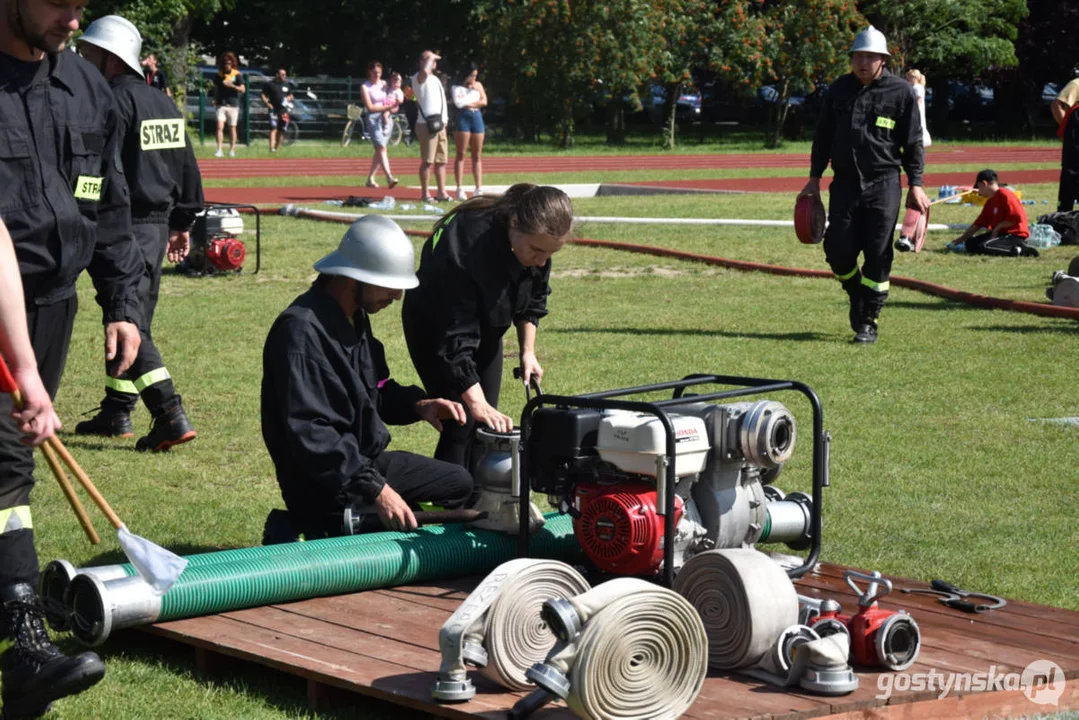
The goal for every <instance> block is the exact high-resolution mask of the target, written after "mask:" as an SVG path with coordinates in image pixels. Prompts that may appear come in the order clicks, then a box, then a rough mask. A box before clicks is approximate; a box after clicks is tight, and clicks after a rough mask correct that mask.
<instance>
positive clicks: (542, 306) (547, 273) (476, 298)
mask: <svg viewBox="0 0 1079 720" xmlns="http://www.w3.org/2000/svg"><path fill="white" fill-rule="evenodd" d="M416 275H417V276H418V277H419V279H420V286H419V287H418V288H415V289H412V290H409V291H408V292H407V293H405V301H404V305H403V308H402V314H403V315H404V319H405V332H406V333H411V334H415V333H416V332H417V329H418V328H422V330H423V337H413V336H411V335H410V337H409V343H410V345H414V346H415V345H418V346H429V347H431V349H432V351H433V354H434V359H433V361H432V362H433V365H432V368H433V369H434V370H435V371H436V372H437V375H438V376H439V380H440V385H441V386H443V387H446V388H448V389H450V390H452V391H454V392H456V393H458V394H460V393H462V392H464V391H465V390H467V389H468V388H470V387H472V386H473V385H475V384H476V383H478V382H479V380H480V378H479V373H478V371H477V366H476V362H475V357H476V356H477V355H482V354H484V353H485V351H486V349H487V348H490V347H493V346H494V344H495V343H501V341H502V336H503V335H504V334H505V332H506V330H508V329H509V328H510V326H511V325H513V324H514V323H515V322H521V321H523V322H530V323H532V324H534V325H538V324H539V319H540V318H541V317H543V316H545V315H546V314H547V296H548V295H549V294H550V292H551V289H550V285H549V280H550V277H551V261H550V260H548V261H547V264H546V265H544V266H543V267H542V268H531V267H527V268H526V267H524V266H523V265H521V264H520V263H519V262H517V258H516V257H514V255H513V251H512V250H511V249H510V240H509V235H508V233H507V230H506V227H505V226H504V224H503V223H502V222H499V221H498V220H497V219H496V217H495V214H494V213H492V212H469V213H462V214H459V215H455V216H453V217H451V218H450V219H449V221H448V222H447V223H446V224H445V225H443V226H442V228H440V230H439V231H436V232H435V233H434V234H433V235H432V236H431V237H430V238H429V239H428V240H427V242H426V243H424V245H423V251H422V252H421V254H420V268H419V270H417V271H416ZM481 346H482V348H483V349H482V350H481Z"/></svg>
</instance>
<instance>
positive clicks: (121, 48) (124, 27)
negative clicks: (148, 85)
mask: <svg viewBox="0 0 1079 720" xmlns="http://www.w3.org/2000/svg"><path fill="white" fill-rule="evenodd" d="M79 42H84V43H90V44H91V45H96V46H97V47H99V48H101V49H102V50H107V51H108V52H111V53H112V54H113V55H115V56H116V57H118V58H120V59H121V60H123V61H124V64H125V65H127V66H128V67H129V68H131V69H132V70H134V71H135V72H136V73H138V74H139V76H140V77H141V76H142V74H143V73H142V65H140V64H139V55H140V54H141V53H142V35H140V34H139V29H138V28H137V27H135V26H134V25H133V24H132V23H131V21H130V20H128V19H127V18H122V17H120V16H119V15H106V16H105V17H103V18H98V19H97V20H94V21H93V22H92V23H90V24H89V25H88V26H87V27H86V32H84V33H83V34H82V36H81V37H80V38H79Z"/></svg>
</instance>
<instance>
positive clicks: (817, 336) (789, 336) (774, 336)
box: [545, 327, 835, 342]
mask: <svg viewBox="0 0 1079 720" xmlns="http://www.w3.org/2000/svg"><path fill="white" fill-rule="evenodd" d="M545 332H548V333H562V334H564V335H574V334H596V335H607V334H610V335H661V336H663V335H685V336H694V335H695V336H698V337H722V338H731V339H750V340H794V341H797V342H823V341H828V342H831V341H833V340H834V339H835V338H834V337H833V336H832V335H829V334H827V333H819V332H813V331H809V332H791V333H753V332H731V331H728V330H700V329H690V328H616V327H609V328H603V327H595V328H586V327H579V328H551V329H549V330H546V331H545Z"/></svg>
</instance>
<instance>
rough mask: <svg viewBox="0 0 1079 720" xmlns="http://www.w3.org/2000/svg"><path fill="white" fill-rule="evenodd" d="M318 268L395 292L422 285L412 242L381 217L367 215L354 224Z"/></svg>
mask: <svg viewBox="0 0 1079 720" xmlns="http://www.w3.org/2000/svg"><path fill="white" fill-rule="evenodd" d="M315 269H316V270H318V271H319V272H320V273H325V274H326V275H343V276H345V277H349V278H352V279H353V280H358V281H359V282H363V283H367V284H368V285H376V286H378V287H384V288H391V289H395V290H407V289H409V288H414V287H416V286H417V285H419V284H420V281H419V278H417V277H416V251H415V249H414V248H413V247H412V241H411V240H409V239H408V236H407V235H405V232H404V230H402V229H401V228H400V227H399V226H398V225H397V223H395V222H394V221H393V220H390V219H389V218H385V217H382V216H381V215H365V216H363V217H362V218H360V219H359V220H357V221H356V222H354V223H352V225H351V226H350V227H349V229H348V231H347V232H346V233H345V236H344V237H343V238H341V244H340V245H339V246H338V248H337V250H335V251H334V252H332V253H330V254H329V255H327V256H326V257H324V258H322V259H321V260H319V261H318V262H317V263H315Z"/></svg>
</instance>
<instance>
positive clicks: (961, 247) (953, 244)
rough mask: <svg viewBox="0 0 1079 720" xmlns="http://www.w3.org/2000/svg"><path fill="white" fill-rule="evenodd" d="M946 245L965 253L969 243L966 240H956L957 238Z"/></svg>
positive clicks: (948, 247)
mask: <svg viewBox="0 0 1079 720" xmlns="http://www.w3.org/2000/svg"><path fill="white" fill-rule="evenodd" d="M944 247H945V248H946V249H948V250H951V251H952V252H959V253H965V252H966V251H967V244H966V243H965V242H956V241H955V240H953V241H952V242H950V243H948V244H947V245H945V246H944Z"/></svg>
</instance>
